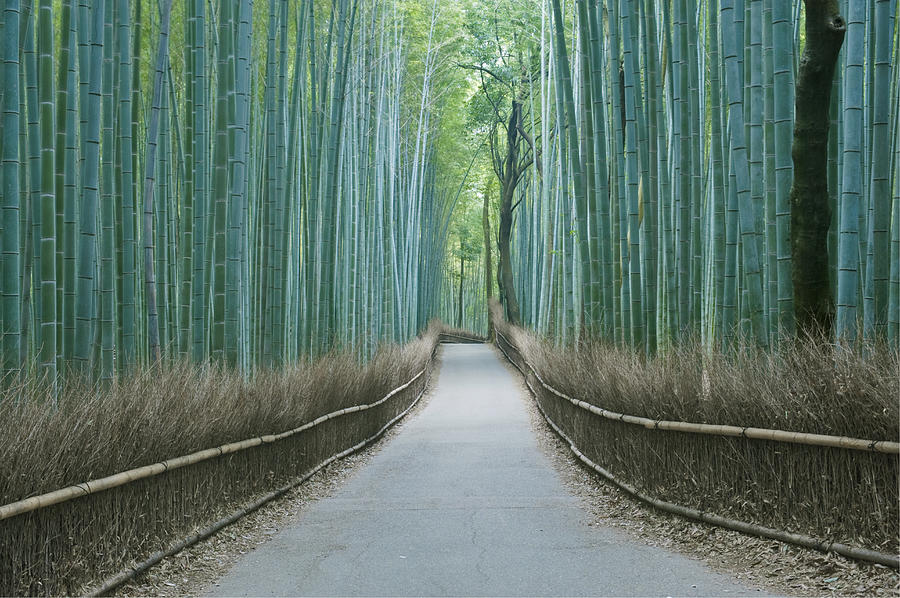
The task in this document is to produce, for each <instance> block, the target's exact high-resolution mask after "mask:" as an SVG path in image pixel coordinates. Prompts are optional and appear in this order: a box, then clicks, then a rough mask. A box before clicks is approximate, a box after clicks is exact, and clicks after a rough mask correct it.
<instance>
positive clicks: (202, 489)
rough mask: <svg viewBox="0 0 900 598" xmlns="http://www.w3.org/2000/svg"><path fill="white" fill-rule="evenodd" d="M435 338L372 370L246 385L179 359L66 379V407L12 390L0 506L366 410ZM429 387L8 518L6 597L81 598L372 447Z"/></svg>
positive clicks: (382, 357)
mask: <svg viewBox="0 0 900 598" xmlns="http://www.w3.org/2000/svg"><path fill="white" fill-rule="evenodd" d="M438 334H439V327H438V326H437V325H432V326H431V327H430V328H429V330H428V331H427V332H426V333H425V334H423V335H422V336H421V337H419V338H417V339H414V340H413V341H411V342H410V343H407V344H406V345H403V346H386V347H384V348H382V349H381V350H380V351H379V352H378V354H377V355H376V356H375V357H374V358H373V359H372V360H371V361H370V362H368V363H365V364H363V363H360V362H358V361H357V360H356V358H355V357H353V356H352V355H351V354H331V355H328V356H326V357H324V358H322V359H319V360H317V361H315V362H313V363H304V364H298V365H295V366H291V367H287V368H285V369H283V370H280V371H263V372H258V373H256V374H255V375H254V376H253V377H252V378H251V379H250V380H245V379H243V378H242V377H241V376H240V375H238V374H236V373H234V372H230V371H227V370H225V369H223V368H220V367H215V366H209V365H208V366H204V367H196V366H192V365H190V364H178V365H174V366H171V367H165V368H160V369H156V370H153V371H145V372H139V373H136V374H134V375H132V376H129V377H127V378H123V379H120V380H118V381H117V382H116V383H115V384H114V385H113V386H112V387H110V388H106V389H102V390H98V389H96V388H92V387H89V386H87V385H80V384H75V383H71V384H68V385H67V386H66V387H65V389H64V390H63V392H62V393H61V396H60V398H59V401H58V406H53V405H52V404H51V403H50V402H49V401H47V400H46V399H44V398H43V397H41V396H34V395H33V394H31V395H29V393H35V392H39V389H40V385H39V384H37V383H35V382H29V383H28V384H26V385H25V386H24V387H18V388H12V389H9V388H8V389H7V390H5V391H4V392H5V394H6V396H0V434H2V435H3V438H4V442H3V443H2V445H0V504H6V503H9V502H13V501H16V500H19V499H22V498H26V497H28V496H33V495H36V494H41V493H44V492H48V491H51V490H55V489H57V488H61V487H64V486H67V485H71V484H75V483H79V482H83V481H86V480H90V479H96V478H98V477H103V476H106V475H110V474H114V473H118V472H120V471H124V470H127V469H131V468H134V467H139V466H142V465H147V464H151V463H155V462H158V461H161V460H164V459H169V458H173V457H177V456H181V455H184V454H188V453H191V452H194V451H197V450H202V449H206V448H211V447H215V446H219V445H221V444H224V443H227V442H234V441H238V440H244V439H246V438H252V437H255V436H260V435H263V434H272V433H279V432H282V431H285V430H289V429H293V428H295V427H298V426H300V425H302V424H303V423H306V422H308V421H310V420H312V419H315V418H316V417H318V416H320V415H323V414H325V413H329V412H332V411H336V410H338V409H342V408H344V407H349V406H352V405H357V404H363V403H371V402H373V401H375V400H377V399H380V398H381V397H383V396H384V395H385V394H387V393H388V392H389V391H390V390H392V389H393V388H395V387H397V386H399V385H401V384H403V383H405V382H407V381H408V380H409V379H410V378H411V377H412V376H413V375H415V374H416V373H417V372H418V371H419V370H421V369H422V368H423V367H424V366H425V364H426V363H427V361H428V359H429V356H430V354H431V352H432V350H433V348H434V346H435V344H436V342H437V339H438ZM420 380H421V382H417V383H416V384H414V385H413V386H411V387H410V388H409V389H408V390H407V391H404V392H402V393H400V394H398V395H396V396H395V398H392V399H391V400H389V401H387V402H386V403H384V404H382V405H380V406H378V407H376V408H374V409H371V410H369V411H365V412H359V413H354V414H351V415H347V416H345V417H341V418H336V419H333V420H328V421H327V422H325V423H324V424H322V425H320V426H317V427H316V428H313V429H312V430H310V431H309V432H304V433H302V434H299V435H296V436H293V437H290V438H288V439H286V440H283V441H281V442H279V443H275V444H274V445H263V446H260V447H256V448H254V449H250V450H247V451H242V452H240V453H236V454H233V455H229V456H227V457H220V458H217V459H212V460H211V461H206V462H203V463H200V464H197V465H195V466H191V467H187V468H183V469H178V470H174V471H171V472H168V473H166V474H163V475H161V476H157V477H154V478H149V479H146V480H141V481H139V482H136V483H132V484H128V485H126V486H122V487H120V488H115V489H112V490H109V491H106V492H102V493H100V494H97V495H92V496H88V497H83V498H79V499H76V500H74V501H70V502H66V503H62V504H60V505H55V506H53V507H49V508H46V509H41V510H39V511H36V512H33V513H29V514H26V515H22V516H18V517H14V518H11V519H8V520H4V521H0V554H2V555H3V558H2V559H0V595H18V594H66V593H77V592H78V591H79V590H80V589H81V588H82V587H83V584H85V583H89V582H91V581H97V580H99V579H101V578H104V577H106V576H108V575H110V574H112V573H115V572H117V571H118V570H120V569H121V568H122V567H123V566H124V565H125V564H126V563H127V562H129V561H131V560H132V559H138V560H139V559H141V558H144V556H145V555H147V554H149V553H150V552H153V551H155V550H159V549H161V548H163V547H165V546H166V545H167V544H169V543H171V542H172V541H173V540H174V539H176V538H178V537H181V536H183V535H186V534H187V533H189V532H190V531H192V530H195V529H198V528H200V527H202V526H203V525H205V524H208V523H210V522H212V521H214V520H216V519H217V518H219V517H221V516H222V515H223V514H224V513H228V512H231V511H233V510H235V508H236V506H237V505H239V504H241V503H243V502H247V501H249V500H251V499H252V498H253V497H255V496H259V495H261V494H264V493H266V492H269V491H271V490H273V489H275V488H278V487H280V486H282V485H284V484H285V483H287V482H288V481H290V480H291V479H293V478H296V477H298V476H300V475H302V473H304V472H305V471H308V470H309V469H311V468H312V467H313V466H315V465H316V464H317V463H319V462H321V461H322V460H324V459H325V458H327V457H329V456H331V455H332V454H335V453H337V452H339V451H341V450H343V449H346V448H348V447H349V446H352V445H354V444H356V443H358V442H360V441H361V440H363V439H365V438H368V437H369V436H371V435H372V434H374V433H375V432H376V431H377V430H378V429H379V428H380V427H381V426H383V425H384V424H385V423H386V422H387V421H389V420H390V419H391V418H392V417H394V416H395V415H396V414H398V413H399V412H400V411H402V410H403V409H405V408H406V407H407V406H408V405H409V404H410V403H411V402H412V400H414V399H415V397H416V396H417V394H418V392H419V391H420V390H421V388H422V386H423V385H424V382H425V378H424V377H423V378H422V379H420ZM23 396H24V397H27V398H26V399H25V400H16V399H21V397H23Z"/></svg>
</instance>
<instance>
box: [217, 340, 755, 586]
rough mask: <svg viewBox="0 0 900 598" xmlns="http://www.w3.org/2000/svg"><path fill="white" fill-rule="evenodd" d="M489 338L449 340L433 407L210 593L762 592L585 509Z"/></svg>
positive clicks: (431, 403)
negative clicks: (547, 452) (640, 539)
mask: <svg viewBox="0 0 900 598" xmlns="http://www.w3.org/2000/svg"><path fill="white" fill-rule="evenodd" d="M524 400H525V398H524V397H522V396H521V392H520V391H519V387H518V385H517V384H515V382H514V381H513V379H512V375H511V374H510V373H509V371H508V370H507V369H506V368H504V367H503V365H502V364H501V363H500V362H499V359H498V357H497V355H496V354H495V352H494V351H493V350H492V349H491V348H490V347H488V346H484V345H445V346H444V355H443V366H442V368H441V372H440V375H439V377H438V378H437V386H436V389H435V391H434V394H433V396H432V398H431V399H430V402H429V403H428V405H427V406H426V407H425V408H424V409H423V410H422V412H421V413H419V414H418V415H417V416H414V418H413V419H412V420H410V421H408V422H407V423H406V424H405V426H404V428H403V431H402V433H401V434H399V435H398V436H397V437H395V438H394V439H393V440H391V441H390V442H388V443H387V444H386V445H385V446H384V448H383V449H382V450H381V451H380V452H379V453H377V454H376V455H375V456H373V458H372V459H371V461H370V462H369V463H368V464H367V465H366V466H365V467H364V468H363V469H362V470H361V471H360V472H359V473H357V474H356V475H355V476H354V477H353V478H352V479H350V480H349V481H348V482H347V483H346V485H345V486H344V487H343V488H342V489H341V490H340V491H339V492H338V493H337V494H336V495H335V496H334V497H332V498H328V499H325V500H322V501H320V502H318V503H316V504H314V505H312V506H310V507H309V509H308V510H307V511H306V512H305V513H304V514H303V515H302V516H301V517H300V518H299V519H298V521H297V523H296V524H295V525H294V527H291V528H288V529H286V530H283V531H282V532H280V533H279V534H277V535H276V536H274V537H273V539H272V540H271V541H269V542H267V543H266V544H264V545H263V546H260V547H259V548H258V549H257V550H255V551H253V552H252V553H250V554H248V555H246V556H245V557H243V559H242V560H241V561H239V562H238V564H237V565H236V566H235V567H234V568H233V569H232V570H231V571H230V572H229V573H228V574H227V575H226V576H225V577H224V578H222V579H221V580H220V581H219V584H218V586H217V587H215V589H214V590H212V591H213V592H214V594H215V595H220V596H272V595H279V596H283V595H338V596H355V595H366V596H412V595H414V596H423V595H425V596H449V595H455V596H467V595H479V596H481V595H491V596H510V595H513V596H534V595H567V596H576V595H615V596H624V595H632V596H651V595H661V596H696V595H700V596H710V595H715V596H723V595H724V596H736V595H749V594H753V595H757V596H758V595H759V593H758V592H754V591H751V590H748V589H746V588H744V587H742V586H740V585H738V584H737V583H736V582H734V581H732V580H730V579H729V578H727V577H724V576H722V575H719V574H717V573H714V572H712V571H710V570H709V569H707V568H706V567H705V566H703V565H702V564H700V563H698V562H696V561H693V560H691V559H688V558H686V557H684V556H681V555H678V554H674V553H670V552H667V551H665V550H663V549H661V548H656V547H651V546H646V545H642V544H639V543H637V542H636V541H635V540H633V539H631V538H629V537H627V536H625V535H624V534H622V533H620V532H618V531H616V530H613V529H609V528H602V527H597V526H588V525H587V514H586V513H584V512H583V511H582V510H581V508H580V505H579V502H578V499H577V498H576V497H575V496H573V495H572V494H571V493H570V492H569V491H568V490H567V489H566V488H565V487H564V486H563V483H562V482H561V480H560V479H559V477H558V475H557V474H556V472H555V471H554V469H553V467H552V465H551V463H550V462H549V460H548V459H547V458H546V457H545V456H544V455H543V454H542V453H541V451H540V449H539V448H538V445H537V441H536V440H535V438H534V437H533V434H532V430H531V426H530V422H529V415H528V411H527V409H526V406H525V404H524V403H523V401H524Z"/></svg>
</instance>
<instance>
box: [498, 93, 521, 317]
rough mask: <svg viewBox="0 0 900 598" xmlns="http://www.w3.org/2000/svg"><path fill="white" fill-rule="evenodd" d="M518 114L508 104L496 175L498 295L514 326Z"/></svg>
mask: <svg viewBox="0 0 900 598" xmlns="http://www.w3.org/2000/svg"><path fill="white" fill-rule="evenodd" d="M521 117H522V104H520V103H519V102H517V101H513V103H512V112H511V114H510V115H509V125H508V126H507V128H506V132H507V135H506V148H507V153H506V158H505V160H504V162H503V169H502V173H501V174H502V176H501V177H500V228H499V242H498V244H497V249H498V251H499V252H500V279H499V281H498V282H499V283H500V294H501V297H502V298H503V299H504V302H503V303H504V305H505V306H506V319H507V320H508V321H509V322H510V323H511V324H515V325H518V324H519V323H520V322H521V319H522V317H521V313H520V311H519V301H518V299H516V289H515V287H514V285H513V275H512V260H511V259H510V250H509V237H510V231H511V230H512V212H513V207H514V206H513V198H514V197H515V193H516V186H517V185H518V183H519V177H520V176H521V174H522V172H521V170H520V169H519V119H520V118H521Z"/></svg>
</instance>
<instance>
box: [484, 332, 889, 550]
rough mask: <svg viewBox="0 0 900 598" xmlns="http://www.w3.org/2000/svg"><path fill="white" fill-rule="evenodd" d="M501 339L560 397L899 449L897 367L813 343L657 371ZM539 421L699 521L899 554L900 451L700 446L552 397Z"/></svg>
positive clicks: (710, 441)
mask: <svg viewBox="0 0 900 598" xmlns="http://www.w3.org/2000/svg"><path fill="white" fill-rule="evenodd" d="M495 321H497V322H498V329H499V331H500V332H501V334H502V335H503V336H504V337H505V338H508V339H509V340H510V343H511V344H512V345H513V347H514V349H515V350H516V351H517V352H518V353H520V354H521V356H522V357H524V359H525V360H527V362H528V363H530V364H531V365H532V366H533V367H534V368H535V370H536V371H537V372H538V374H539V375H540V377H541V378H542V379H543V380H544V381H545V382H546V383H547V384H548V385H550V386H552V387H553V388H555V389H556V390H558V391H560V392H561V393H563V394H565V395H568V396H570V397H573V398H575V399H578V400H581V401H584V402H586V403H589V404H590V405H592V406H595V407H600V408H602V409H605V410H608V411H614V412H618V413H622V414H627V415H633V416H638V417H645V418H649V419H651V420H655V421H658V420H674V421H681V422H694V423H703V424H722V425H732V426H739V427H756V428H767V429H778V430H787V431H791V432H801V433H810V434H826V435H834V436H849V437H853V438H861V439H871V440H882V441H893V442H896V441H897V440H898V436H900V432H898V421H900V412H898V411H900V398H898V397H900V355H898V353H897V352H896V351H890V350H888V349H885V348H883V347H868V348H866V350H865V351H859V352H847V351H841V352H835V351H834V349H833V348H831V347H827V346H825V347H823V346H819V345H815V344H810V343H795V344H789V345H783V346H782V347H781V348H780V349H779V350H778V351H776V352H774V353H763V352H759V351H755V350H752V349H749V348H745V349H743V350H740V351H737V352H735V353H734V354H724V353H716V352H710V351H709V350H707V349H705V348H703V347H701V346H699V345H691V346H685V347H680V348H677V349H673V350H671V351H669V352H667V353H665V354H663V355H660V356H658V357H655V358H652V359H645V358H643V357H642V356H639V355H637V354H635V353H633V352H631V351H628V350H623V349H621V348H619V347H612V346H607V345H603V344H599V343H590V342H588V343H582V344H579V345H577V346H570V347H560V346H556V345H555V344H553V343H552V342H550V341H547V340H544V339H540V338H537V337H536V336H534V335H533V334H531V333H529V332H527V331H525V330H523V329H520V328H514V327H510V326H509V325H508V324H506V323H505V322H502V321H501V320H500V319H499V318H497V319H496V320H495ZM533 382H534V384H533V386H535V387H536V389H537V391H538V397H537V399H538V401H539V403H540V405H541V407H542V409H543V410H544V411H545V412H546V414H547V415H548V416H549V417H550V419H551V420H553V421H554V422H555V423H556V424H557V425H558V426H559V427H560V428H561V430H562V432H563V433H564V434H565V435H567V436H568V437H569V438H571V439H572V441H573V443H574V444H575V445H576V446H577V448H578V449H579V450H580V451H581V452H583V453H584V454H585V455H586V456H587V457H588V458H589V459H590V460H591V461H593V462H594V463H597V464H599V465H600V466H601V467H603V468H604V469H605V470H607V471H608V472H609V473H611V474H612V475H613V476H615V477H616V478H617V479H618V480H621V481H622V482H624V483H626V484H629V485H632V486H634V487H635V488H636V489H637V490H638V491H639V492H642V493H644V494H646V495H649V496H651V497H655V498H658V499H661V500H664V501H668V502H671V503H676V504H678V505H683V506H685V507H688V508H690V509H695V510H697V511H700V512H703V513H714V514H717V515H721V516H724V517H728V518H732V519H736V520H740V521H745V522H750V523H753V524H757V525H762V526H766V527H769V528H777V529H781V530H786V531H789V532H794V533H799V534H806V535H809V536H813V537H815V538H821V539H823V540H827V541H830V542H841V543H846V544H850V545H855V546H860V547H865V548H868V549H872V550H875V551H879V552H883V553H887V554H894V555H896V554H897V553H898V548H900V547H898V537H897V529H898V528H900V517H898V509H900V503H898V501H900V498H898V462H900V458H898V455H897V454H896V453H893V454H886V453H880V452H875V451H872V450H848V449H843V448H833V447H826V446H810V445H804V444H794V443H787V442H778V441H771V440H758V439H752V438H745V437H741V436H737V437H734V436H730V437H729V436H720V435H713V434H698V433H690V432H679V431H671V430H663V429H654V428H653V427H652V426H651V427H649V428H648V427H645V426H643V425H634V424H630V423H627V422H625V421H617V420H615V419H609V418H605V417H601V416H599V415H597V414H595V413H592V412H590V411H588V410H586V409H583V408H580V407H578V406H575V405H573V404H572V403H571V402H570V401H567V400H564V399H561V398H560V397H558V396H556V395H554V394H553V393H552V392H548V391H546V389H544V388H543V387H541V386H540V384H538V383H537V382H536V381H534V380H533Z"/></svg>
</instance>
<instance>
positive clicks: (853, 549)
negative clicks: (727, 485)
mask: <svg viewBox="0 0 900 598" xmlns="http://www.w3.org/2000/svg"><path fill="white" fill-rule="evenodd" d="M498 334H499V332H498ZM501 336H502V335H501ZM504 341H505V342H506V343H507V345H508V346H509V347H511V348H513V349H515V346H514V345H512V344H510V343H509V340H508V339H505V338H504ZM497 346H498V347H499V348H500V351H501V352H502V353H503V356H504V357H506V359H507V361H509V362H510V363H511V364H513V366H515V368H516V369H517V370H519V372H521V374H522V377H523V378H524V379H525V384H526V385H528V390H530V391H531V394H533V395H534V397H535V404H536V405H537V408H538V411H540V412H541V415H542V416H543V417H544V419H545V420H546V421H547V424H549V426H550V427H551V428H552V429H553V431H554V432H556V434H557V435H558V436H559V437H560V438H562V439H563V441H564V442H565V443H566V444H568V445H569V450H571V451H572V453H573V454H574V455H575V456H576V457H578V459H579V460H580V461H581V462H582V463H584V464H585V465H587V466H588V467H590V468H591V469H593V470H594V471H595V472H597V473H598V474H600V476H601V477H603V478H604V479H606V480H607V481H609V482H610V483H612V484H613V485H614V486H617V487H618V488H619V489H621V490H624V491H625V492H627V493H628V494H630V495H632V496H634V497H635V498H637V499H638V500H641V501H643V502H645V503H647V504H649V505H651V506H653V507H655V508H657V509H659V510H661V511H665V512H667V513H672V514H674V515H679V516H681V517H685V518H687V519H693V520H695V521H701V522H703V523H707V524H710V525H716V526H719V527H724V528H726V529H731V530H735V531H739V532H742V533H745V534H749V535H752V536H759V537H762V538H769V539H771V540H778V541H780V542H785V543H786V544H794V545H796V546H802V547H804V548H810V549H813V550H818V551H820V552H836V553H837V554H840V555H842V556H845V557H848V558H852V559H857V560H861V561H868V562H871V563H878V564H880V565H884V566H886V567H893V568H894V569H900V556H898V555H895V554H888V553H885V552H878V551H876V550H870V549H868V548H860V547H857V546H850V545H847V544H842V543H840V542H830V541H828V540H819V539H817V538H813V537H812V536H807V535H804V534H795V533H792V532H788V531H784V530H779V529H774V528H771V527H765V526H762V525H756V524H754V523H748V522H746V521H739V520H737V519H729V518H728V517H722V516H720V515H715V514H713V513H704V512H703V511H699V510H697V509H692V508H690V507H685V506H682V505H679V504H676V503H672V502H668V501H665V500H660V499H658V498H654V497H652V496H649V495H647V494H644V493H643V492H641V491H640V490H638V489H637V488H635V487H634V486H632V485H631V484H628V483H626V482H623V481H621V480H619V479H618V478H616V477H615V476H614V475H613V474H611V473H610V472H609V471H607V470H606V469H604V468H603V467H601V466H600V465H598V464H597V463H594V462H593V461H592V460H591V459H590V458H588V457H587V456H586V455H585V454H584V453H582V452H581V451H580V450H579V449H578V447H577V446H575V443H574V442H573V441H572V439H571V438H569V437H568V436H567V435H566V433H565V432H563V431H562V429H561V428H560V427H559V426H557V425H556V423H555V422H554V421H553V420H552V419H550V417H549V416H548V415H547V412H546V411H544V408H543V407H542V406H541V403H540V401H538V400H537V396H538V393H537V391H536V390H535V389H534V387H533V386H531V382H529V381H528V376H527V375H526V374H525V372H524V371H523V370H522V368H521V367H519V364H517V363H516V362H515V361H513V360H512V359H511V358H510V357H509V354H507V352H506V350H505V349H503V347H502V346H500V345H499V343H498V345H497ZM520 357H521V355H520ZM522 361H523V362H524V363H525V364H528V362H527V361H525V358H524V357H522ZM529 367H530V366H529Z"/></svg>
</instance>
